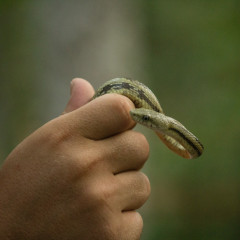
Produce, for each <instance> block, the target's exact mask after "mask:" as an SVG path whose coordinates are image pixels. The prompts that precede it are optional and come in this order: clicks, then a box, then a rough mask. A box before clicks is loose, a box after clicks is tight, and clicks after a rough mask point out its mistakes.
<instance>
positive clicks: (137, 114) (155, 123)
mask: <svg viewBox="0 0 240 240" xmlns="http://www.w3.org/2000/svg"><path fill="white" fill-rule="evenodd" d="M130 115H131V117H132V119H133V120H134V121H135V122H137V123H139V124H141V125H143V126H146V127H148V128H151V129H153V130H156V131H163V132H164V131H165V130H167V126H168V121H167V118H166V116H165V115H164V114H162V113H159V112H156V111H153V110H150V109H145V108H136V109H132V110H131V111H130Z"/></svg>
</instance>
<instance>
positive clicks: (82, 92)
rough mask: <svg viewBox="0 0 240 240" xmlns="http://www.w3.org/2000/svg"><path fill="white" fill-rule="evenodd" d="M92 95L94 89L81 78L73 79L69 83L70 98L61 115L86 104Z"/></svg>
mask: <svg viewBox="0 0 240 240" xmlns="http://www.w3.org/2000/svg"><path fill="white" fill-rule="evenodd" d="M93 94H94V89H93V87H92V85H91V84H90V83H89V82H88V81H86V80H84V79H82V78H74V79H73V80H72V81H71V96H70V99H69V101H68V103H67V106H66V107H65V110H64V111H63V114H65V113H69V112H72V111H74V110H76V109H78V108H80V107H81V106H83V105H84V104H86V103H88V102H89V101H90V100H91V98H92V96H93Z"/></svg>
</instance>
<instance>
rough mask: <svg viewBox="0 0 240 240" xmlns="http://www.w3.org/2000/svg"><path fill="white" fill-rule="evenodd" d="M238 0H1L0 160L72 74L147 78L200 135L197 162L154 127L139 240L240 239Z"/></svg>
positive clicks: (55, 102) (97, 80)
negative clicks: (180, 154) (162, 138)
mask: <svg viewBox="0 0 240 240" xmlns="http://www.w3.org/2000/svg"><path fill="white" fill-rule="evenodd" d="M239 10H240V1H238V0H212V1H206V0H205V1H204V0H201V1H200V0H196V1H187V0H185V1H178V0H161V1H160V0H159V1H157V0H151V1H150V0H132V1H129V0H121V1H116V0H113V1H109V0H101V1H97V0H68V1H56V0H51V1H47V0H43V1H37V0H31V1H30V0H24V1H23V0H22V1H21V0H17V1H14V0H12V1H8V0H6V1H4V0H1V1H0V121H1V124H0V159H1V162H2V161H4V159H5V158H6V156H7V155H8V154H9V152H10V151H11V150H12V149H13V148H14V147H15V146H16V144H18V143H19V142H20V141H21V140H22V139H24V138H25V137H26V136H27V135H28V134H30V133H31V132H32V131H34V130H35V129H37V128H38V127H40V126H41V125H43V124H44V123H45V122H47V121H49V120H50V119H52V118H54V117H56V116H58V115H59V114H60V113H61V112H62V111H63V109H64V107H65V105H66V103H67V100H68V98H69V84H70V81H71V79H72V78H73V77H83V78H85V79H87V80H89V81H90V82H91V84H92V85H93V86H94V87H95V88H97V87H99V86H100V84H102V83H103V82H104V81H106V80H109V79H111V78H114V77H118V76H124V77H131V78H133V79H138V80H140V81H142V82H144V83H145V84H146V85H148V86H149V87H150V88H151V89H152V90H153V91H154V93H155V94H156V95H157V96H158V98H159V99H160V102H161V105H162V107H163V109H164V110H165V112H166V113H167V115H169V116H172V117H174V118H176V119H178V120H179V121H181V122H182V123H183V124H184V125H186V126H187V127H188V128H189V129H190V130H192V131H193V132H194V133H195V134H196V135H197V136H198V137H199V138H200V139H201V141H202V142H203V144H204V146H205V152H204V154H203V156H202V157H201V158H199V159H196V160H183V159H181V158H180V157H178V156H176V155H174V154H173V153H171V152H170V151H169V150H168V149H167V148H166V147H165V146H163V144H162V143H161V142H160V141H159V140H158V138H157V136H155V135H154V134H153V133H152V132H151V131H150V130H149V131H148V130H146V129H144V128H143V127H137V129H138V130H139V131H142V132H143V133H144V134H145V135H146V136H147V138H148V140H149V142H150V149H151V155H150V159H149V161H148V162H147V164H146V165H145V167H144V169H143V171H144V172H145V173H146V174H147V175H148V176H149V179H150V181H151V184H152V194H151V197H150V199H149V200H148V202H147V203H146V204H145V206H144V207H143V208H142V209H141V210H140V211H141V214H142V216H143V219H144V231H143V235H142V238H141V239H142V240H147V239H148V240H158V239H164V240H168V239H173V240H174V239H177V240H181V239H184V240H188V239H189V240H190V239H191V240H198V239H199V240H208V239H209V240H215V239H216V240H222V239H224V240H225V239H226V240H231V239H234V240H235V239H240V174H239V171H240V158H239V152H240V147H239V142H240V141H239V140H240V80H239V77H240V66H239V62H240V61H239V60H240V14H239Z"/></svg>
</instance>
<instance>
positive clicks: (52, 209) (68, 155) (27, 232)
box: [0, 79, 150, 240]
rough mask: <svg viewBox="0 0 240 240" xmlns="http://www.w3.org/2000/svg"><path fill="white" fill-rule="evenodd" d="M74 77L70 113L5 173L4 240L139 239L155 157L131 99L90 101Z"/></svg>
mask: <svg viewBox="0 0 240 240" xmlns="http://www.w3.org/2000/svg"><path fill="white" fill-rule="evenodd" d="M93 94H94V90H93V88H92V86H91V85H90V84H89V83H88V82H87V81H85V80H83V79H73V81H72V83H71V97H70V100H69V102H68V104H67V106H66V108H65V110H64V114H62V115H61V116H59V117H57V118H56V119H53V120H52V121H50V122H48V123H46V124H45V125H43V126H42V127H40V128H39V129H37V130H36V131H35V132H34V133H32V134H31V135H30V136H29V137H27V138H26V139H24V140H23V141H22V142H21V143H20V144H19V145H18V146H17V147H16V148H15V149H14V150H13V151H12V152H11V153H10V155H9V156H8V157H7V159H6V160H5V162H4V164H3V166H2V167H1V169H0V216H1V217H0V239H2V240H16V239H18V240H21V239H24V240H33V239H34V240H35V239H39V240H40V239H59V240H61V239H62V240H63V239H64V240H73V239H74V240H75V239H78V240H79V239H106V240H108V239H111V240H114V239H120V240H128V239H129V240H134V239H139V238H140V235H141V232H142V228H143V220H142V217H141V215H140V214H139V213H138V212H137V211H136V209H138V208H140V207H141V206H142V205H143V204H144V203H145V202H146V200H147V198H148V197H149V195H150V183H149V180H148V178H147V177H146V175H144V174H143V173H142V172H141V171H140V169H141V168H142V166H143V165H144V163H145V162H146V160H147V158H148V154H149V145H148V142H147V141H146V139H145V137H144V136H143V135H142V134H140V133H138V132H135V131H133V130H132V128H133V127H134V124H135V123H134V122H133V121H132V120H131V118H130V115H129V111H130V110H131V109H133V108H134V105H133V103H132V102H131V101H130V100H129V99H128V98H126V97H124V96H120V95H114V94H108V95H105V96H102V97H99V98H97V99H95V100H93V101H91V102H89V100H90V99H91V97H92V96H93Z"/></svg>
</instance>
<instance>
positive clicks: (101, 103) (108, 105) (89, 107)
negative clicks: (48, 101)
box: [63, 94, 135, 140]
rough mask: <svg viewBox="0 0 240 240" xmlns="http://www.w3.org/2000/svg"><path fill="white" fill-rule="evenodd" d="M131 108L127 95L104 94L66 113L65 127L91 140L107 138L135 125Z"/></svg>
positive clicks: (131, 104)
mask: <svg viewBox="0 0 240 240" xmlns="http://www.w3.org/2000/svg"><path fill="white" fill-rule="evenodd" d="M133 108H134V105H133V103H132V102H131V101H130V100H129V99H128V98H127V97H124V96H122V95H118V94H106V95H104V96H101V97H98V98H96V99H95V100H93V101H91V102H89V103H88V104H86V105H84V106H83V107H81V108H80V109H78V110H77V111H74V112H72V113H70V114H68V116H67V117H68V119H66V123H67V124H68V126H66V127H71V128H74V129H72V131H74V132H75V133H78V134H80V135H81V136H84V137H86V138H89V139H92V140H99V139H103V138H107V137H110V136H113V135H115V134H117V133H120V132H122V131H125V130H127V129H129V128H132V127H133V126H134V125H135V122H134V121H133V120H132V118H131V116H130V114H129V112H130V110H131V109H133ZM63 117H64V116H63Z"/></svg>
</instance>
